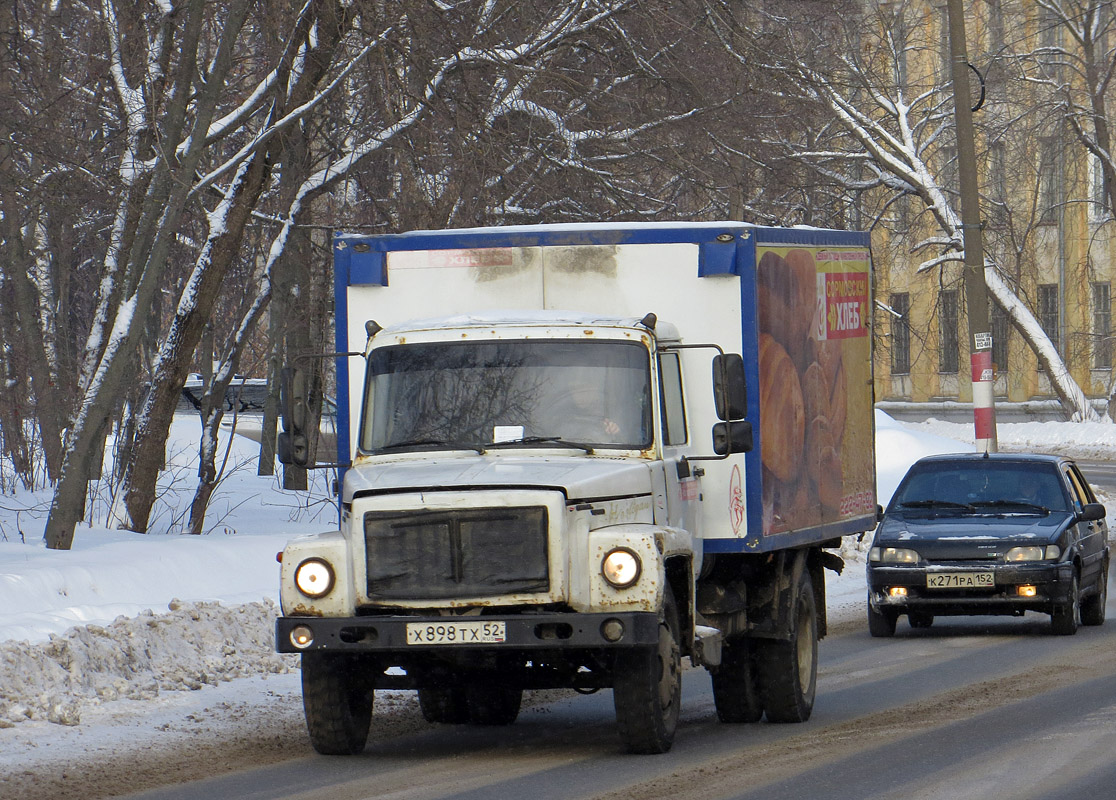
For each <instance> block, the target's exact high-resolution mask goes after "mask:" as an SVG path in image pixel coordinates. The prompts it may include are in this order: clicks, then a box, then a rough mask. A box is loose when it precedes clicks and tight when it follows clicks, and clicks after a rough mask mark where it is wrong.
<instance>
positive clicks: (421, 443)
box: [375, 439, 484, 453]
mask: <svg viewBox="0 0 1116 800" xmlns="http://www.w3.org/2000/svg"><path fill="white" fill-rule="evenodd" d="M404 447H445V448H449V449H451V450H476V451H477V452H478V453H483V452H484V450H483V449H482V448H481V447H479V446H478V445H475V444H469V443H467V442H444V441H442V440H441V439H407V440H406V441H402V442H392V443H391V444H385V445H383V446H381V447H377V448H376V449H375V452H377V453H382V452H384V451H386V450H400V449H402V448H404Z"/></svg>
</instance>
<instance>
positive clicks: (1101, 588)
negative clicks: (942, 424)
mask: <svg viewBox="0 0 1116 800" xmlns="http://www.w3.org/2000/svg"><path fill="white" fill-rule="evenodd" d="M1104 518H1105V508H1104V506H1103V505H1101V504H1100V503H1098V502H1097V499H1096V497H1095V496H1094V495H1093V490H1092V489H1091V488H1090V487H1089V484H1088V482H1087V481H1086V480H1085V478H1084V477H1083V476H1082V475H1081V471H1080V470H1079V469H1078V468H1077V465H1076V464H1075V463H1074V462H1073V461H1072V460H1071V459H1068V458H1062V457H1058V456H1045V455H1015V454H993V455H984V454H977V453H962V454H954V455H943V456H929V457H927V458H923V459H921V460H919V461H917V462H915V464H914V465H913V466H912V467H911V468H910V470H909V471H908V472H907V474H906V476H905V477H904V478H903V481H902V482H901V483H900V484H899V488H898V489H896V490H895V494H894V495H893V496H892V498H891V502H890V503H889V504H888V507H887V511H886V512H885V513H884V515H883V518H882V519H881V520H880V524H879V526H877V528H876V534H875V538H874V540H873V542H872V548H871V550H870V551H869V555H868V568H867V576H868V629H869V631H870V632H871V634H872V635H873V636H892V635H893V634H894V633H895V623H896V620H897V619H898V618H899V616H900V615H902V614H906V615H907V620H908V622H909V623H910V624H911V627H914V628H926V627H929V626H930V625H931V624H932V623H933V621H934V617H935V616H946V615H962V614H1006V615H1014V616H1022V615H1023V614H1024V612H1026V611H1038V612H1041V613H1043V614H1049V615H1050V619H1051V625H1052V629H1053V631H1054V633H1057V634H1063V635H1070V634H1073V633H1076V632H1077V627H1078V625H1081V624H1085V625H1100V624H1101V623H1103V622H1104V606H1105V601H1106V600H1107V586H1108V555H1109V554H1108V526H1107V525H1106V524H1105V519H1104Z"/></svg>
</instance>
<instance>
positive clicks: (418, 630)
mask: <svg viewBox="0 0 1116 800" xmlns="http://www.w3.org/2000/svg"><path fill="white" fill-rule="evenodd" d="M505 634H506V626H505V624H504V623H503V622H479V621H469V622H408V623H407V644H502V643H503V642H504V640H505Z"/></svg>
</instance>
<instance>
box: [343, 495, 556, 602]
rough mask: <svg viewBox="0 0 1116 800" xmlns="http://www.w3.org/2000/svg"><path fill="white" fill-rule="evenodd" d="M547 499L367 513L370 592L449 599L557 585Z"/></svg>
mask: <svg viewBox="0 0 1116 800" xmlns="http://www.w3.org/2000/svg"><path fill="white" fill-rule="evenodd" d="M546 532H547V512H546V507H545V506H525V507H522V508H477V509H462V510H453V511H418V512H415V511H407V512H389V511H372V512H369V513H367V514H365V515H364V539H365V552H366V556H367V560H368V563H367V566H368V596H369V597H371V598H374V599H377V600H421V599H446V598H454V597H474V596H488V595H502V594H513V593H519V592H543V591H546V590H547V589H549V588H550V575H549V570H548V568H547V557H546V556H547V537H546Z"/></svg>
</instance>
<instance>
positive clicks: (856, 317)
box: [756, 246, 875, 536]
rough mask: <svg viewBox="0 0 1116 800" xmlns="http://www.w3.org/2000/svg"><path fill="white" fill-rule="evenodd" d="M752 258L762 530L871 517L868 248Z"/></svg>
mask: <svg viewBox="0 0 1116 800" xmlns="http://www.w3.org/2000/svg"><path fill="white" fill-rule="evenodd" d="M756 255H757V257H758V263H757V266H756V291H757V299H758V305H759V333H760V336H759V371H760V392H761V394H760V419H761V431H760V442H761V451H762V463H763V532H764V535H765V536H766V535H770V534H776V533H780V532H782V531H787V530H796V529H802V528H809V527H813V526H815V525H819V524H824V523H828V522H833V521H837V520H841V519H845V518H848V517H851V516H855V515H859V514H864V513H870V512H871V511H872V509H873V508H874V504H875V495H874V492H873V486H872V481H873V467H872V464H871V463H865V462H864V460H863V459H857V458H856V454H860V453H863V452H864V447H865V446H867V445H868V444H869V443H870V442H871V441H872V430H871V427H870V426H871V419H872V411H871V395H870V392H868V391H866V387H867V386H869V384H870V381H871V363H870V360H871V356H870V348H869V343H870V339H869V336H868V320H869V314H870V311H871V309H870V308H869V305H868V303H869V296H870V286H869V253H868V251H867V250H866V249H864V248H834V247H810V248H807V247H767V246H764V247H761V248H759V249H758V250H757V254H756ZM850 387H851V390H850ZM857 404H867V406H866V407H865V408H859V407H854V408H850V405H853V406H857Z"/></svg>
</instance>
